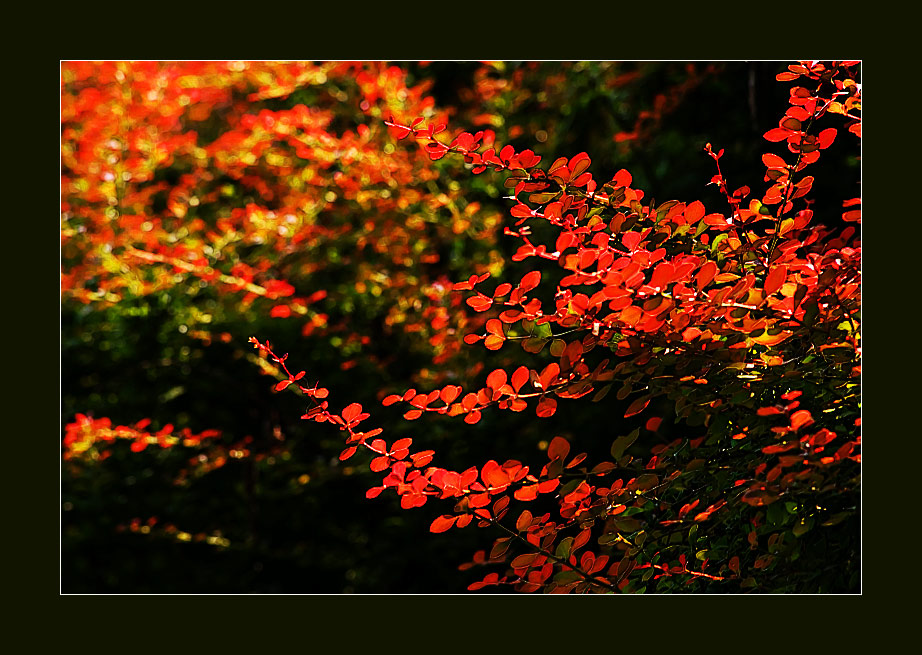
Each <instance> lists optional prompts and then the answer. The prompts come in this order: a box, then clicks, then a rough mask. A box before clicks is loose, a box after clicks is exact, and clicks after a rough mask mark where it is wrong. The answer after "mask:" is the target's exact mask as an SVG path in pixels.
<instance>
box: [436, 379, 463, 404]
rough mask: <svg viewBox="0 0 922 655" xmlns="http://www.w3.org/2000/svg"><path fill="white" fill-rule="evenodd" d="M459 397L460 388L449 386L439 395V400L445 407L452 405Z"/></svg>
mask: <svg viewBox="0 0 922 655" xmlns="http://www.w3.org/2000/svg"><path fill="white" fill-rule="evenodd" d="M460 395H461V387H459V386H455V385H451V384H449V385H448V386H447V387H445V388H444V389H442V391H441V392H440V393H439V398H441V399H442V402H443V403H445V404H446V405H450V404H451V403H453V402H454V401H455V400H456V399H457V398H458V396H460Z"/></svg>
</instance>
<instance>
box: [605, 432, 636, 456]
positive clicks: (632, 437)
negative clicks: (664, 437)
mask: <svg viewBox="0 0 922 655" xmlns="http://www.w3.org/2000/svg"><path fill="white" fill-rule="evenodd" d="M639 436H640V428H636V429H634V430H633V431H632V432H631V433H630V434H628V435H625V436H623V437H618V438H617V439H615V440H614V442H612V445H611V456H612V457H614V458H615V459H616V460H618V459H621V456H622V455H624V451H625V450H627V449H628V448H629V447H630V446H631V444H632V443H634V442H635V441H637V437H639Z"/></svg>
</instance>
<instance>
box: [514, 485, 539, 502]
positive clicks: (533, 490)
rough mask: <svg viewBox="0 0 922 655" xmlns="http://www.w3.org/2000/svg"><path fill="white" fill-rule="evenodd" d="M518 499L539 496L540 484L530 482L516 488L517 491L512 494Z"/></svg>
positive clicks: (532, 498)
mask: <svg viewBox="0 0 922 655" xmlns="http://www.w3.org/2000/svg"><path fill="white" fill-rule="evenodd" d="M512 495H513V496H514V497H515V499H516V500H522V501H525V500H534V499H535V498H537V497H538V485H537V484H529V485H526V486H524V487H522V488H521V489H516V491H515V493H513V494H512Z"/></svg>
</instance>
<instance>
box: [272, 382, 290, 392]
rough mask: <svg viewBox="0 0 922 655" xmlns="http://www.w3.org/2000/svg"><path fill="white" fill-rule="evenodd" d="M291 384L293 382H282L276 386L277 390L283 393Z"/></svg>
mask: <svg viewBox="0 0 922 655" xmlns="http://www.w3.org/2000/svg"><path fill="white" fill-rule="evenodd" d="M289 384H291V380H282V381H281V382H279V383H278V384H277V385H275V390H276V391H281V390H282V389H285V388H286V387H288V385H289Z"/></svg>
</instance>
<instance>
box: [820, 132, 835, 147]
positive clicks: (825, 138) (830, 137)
mask: <svg viewBox="0 0 922 655" xmlns="http://www.w3.org/2000/svg"><path fill="white" fill-rule="evenodd" d="M835 140H836V128H834V127H828V128H826V129H825V130H823V131H822V132H820V133H819V134H818V135H817V141H818V142H819V146H820V149H823V150H824V149H826V148H828V147H829V146H831V145H832V142H833V141H835Z"/></svg>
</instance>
